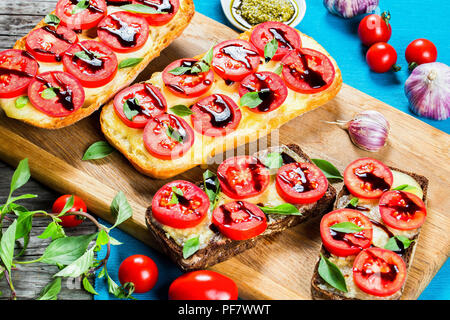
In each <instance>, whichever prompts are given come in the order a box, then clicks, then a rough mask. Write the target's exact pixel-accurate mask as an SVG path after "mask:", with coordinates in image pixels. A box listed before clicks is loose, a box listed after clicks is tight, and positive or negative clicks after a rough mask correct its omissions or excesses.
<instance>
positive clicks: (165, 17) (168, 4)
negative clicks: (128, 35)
mask: <svg viewBox="0 0 450 320" xmlns="http://www.w3.org/2000/svg"><path fill="white" fill-rule="evenodd" d="M133 4H143V5H146V6H148V7H150V8H153V9H155V10H157V11H160V12H164V13H163V14H142V15H143V16H144V17H145V18H146V19H147V21H148V23H149V24H150V25H151V26H162V25H164V24H166V23H168V22H169V21H170V20H172V19H173V17H174V16H175V15H176V14H177V12H178V9H180V0H133Z"/></svg>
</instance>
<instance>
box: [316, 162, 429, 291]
mask: <svg viewBox="0 0 450 320" xmlns="http://www.w3.org/2000/svg"><path fill="white" fill-rule="evenodd" d="M389 168H390V169H391V170H394V171H398V172H401V173H405V174H407V175H409V176H411V177H413V178H414V179H415V180H416V181H417V182H418V183H419V185H420V187H421V188H422V191H423V201H424V203H425V204H426V202H427V192H428V179H427V178H426V177H424V176H422V175H419V174H416V173H414V172H409V171H405V170H402V169H398V168H394V167H389ZM349 194H350V192H349V191H348V189H347V187H345V185H344V186H343V188H342V189H341V191H340V192H339V194H338V196H337V199H336V202H335V205H334V210H336V209H337V205H338V203H339V199H340V198H341V197H343V196H345V195H349ZM419 235H420V230H419V233H418V234H417V235H416V236H415V237H414V238H413V240H415V241H414V242H412V243H411V245H410V246H409V247H408V248H407V249H406V250H405V253H404V254H403V255H402V258H403V260H404V261H405V264H406V268H407V272H409V269H410V266H411V264H412V260H413V258H414V253H415V251H416V248H417V242H418V240H419ZM320 253H321V254H323V255H324V256H325V257H327V258H328V257H329V256H330V253H329V252H328V251H327V250H326V249H325V247H324V246H323V245H322V247H321V249H320ZM319 262H320V259H319V260H318V261H317V263H316V265H315V267H314V273H313V277H312V279H311V296H312V298H313V299H314V300H359V299H356V298H349V297H346V296H344V295H341V294H338V293H336V292H334V291H328V290H324V289H322V288H320V287H319V284H325V281H324V280H323V279H322V278H321V277H320V275H319V271H318V269H319ZM405 283H406V281H405ZM403 289H404V285H403V287H402V288H401V290H400V292H403ZM400 298H401V295H399V296H398V297H396V298H395V299H393V300H399V299H400Z"/></svg>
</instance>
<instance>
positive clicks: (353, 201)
mask: <svg viewBox="0 0 450 320" xmlns="http://www.w3.org/2000/svg"><path fill="white" fill-rule="evenodd" d="M358 203H359V198H357V197H354V198H352V199H351V200H350V202H349V203H348V204H349V205H351V206H352V207H356V206H357V205H358Z"/></svg>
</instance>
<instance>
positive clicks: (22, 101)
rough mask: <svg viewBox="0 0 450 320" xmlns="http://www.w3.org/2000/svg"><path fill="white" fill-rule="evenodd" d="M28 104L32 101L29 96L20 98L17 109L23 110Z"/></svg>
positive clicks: (17, 101) (17, 100)
mask: <svg viewBox="0 0 450 320" xmlns="http://www.w3.org/2000/svg"><path fill="white" fill-rule="evenodd" d="M28 102H30V99H28V97H27V96H20V97H18V98H17V99H16V102H15V104H16V108H17V109H22V108H23V107H25V106H26V105H27V104H28Z"/></svg>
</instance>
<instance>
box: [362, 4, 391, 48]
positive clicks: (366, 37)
mask: <svg viewBox="0 0 450 320" xmlns="http://www.w3.org/2000/svg"><path fill="white" fill-rule="evenodd" d="M390 19H391V15H390V14H389V12H383V13H382V14H381V16H380V15H378V14H371V15H368V16H366V17H364V18H363V19H362V20H361V22H360V23H359V26H358V36H359V39H360V40H361V42H362V43H363V44H364V45H366V46H371V45H373V44H375V43H377V42H388V41H389V39H390V38H391V35H392V28H391V25H390V24H389V20H390Z"/></svg>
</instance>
